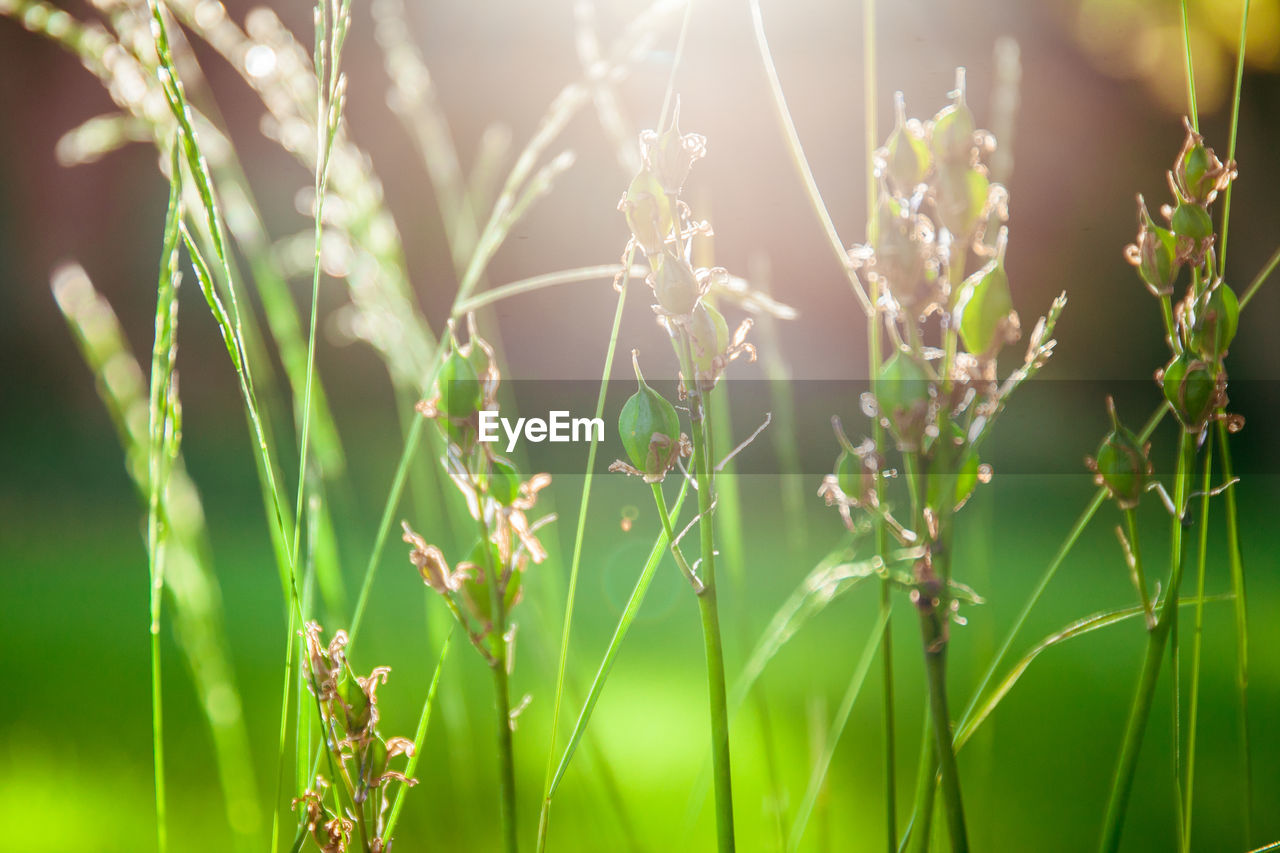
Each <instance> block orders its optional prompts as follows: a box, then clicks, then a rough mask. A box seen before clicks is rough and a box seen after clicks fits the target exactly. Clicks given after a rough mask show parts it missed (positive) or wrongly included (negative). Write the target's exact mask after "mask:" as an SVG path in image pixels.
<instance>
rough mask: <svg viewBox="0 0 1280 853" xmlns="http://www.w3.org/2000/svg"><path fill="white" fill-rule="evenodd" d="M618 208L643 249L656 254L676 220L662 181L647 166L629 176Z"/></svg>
mask: <svg viewBox="0 0 1280 853" xmlns="http://www.w3.org/2000/svg"><path fill="white" fill-rule="evenodd" d="M618 209H619V210H621V211H622V215H623V216H625V217H626V219H627V227H629V228H630V229H631V233H632V235H633V236H634V237H635V238H636V242H637V243H639V244H640V248H642V249H644V253H645V254H646V255H649V256H653V255H658V254H660V253H661V252H662V247H663V245H664V244H665V243H666V239H667V235H668V234H670V233H671V229H672V227H673V225H674V223H675V217H674V215H673V211H672V208H671V199H670V198H669V197H668V196H667V193H666V192H665V191H664V190H663V188H662V183H661V182H660V181H659V180H658V179H657V178H656V177H654V175H653V173H652V172H650V171H649V170H648V169H642V170H640V173H639V174H638V175H636V176H635V177H634V178H632V179H631V185H630V186H629V187H627V194H626V195H624V196H623V197H622V201H621V202H619V204H618Z"/></svg>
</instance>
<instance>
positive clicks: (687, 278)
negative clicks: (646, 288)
mask: <svg viewBox="0 0 1280 853" xmlns="http://www.w3.org/2000/svg"><path fill="white" fill-rule="evenodd" d="M657 261H658V264H657V267H656V268H655V269H654V271H653V272H652V273H650V274H649V283H650V285H651V286H652V287H653V295H654V296H656V297H657V298H658V305H659V306H661V308H662V310H663V311H666V312H667V313H668V314H688V313H690V312H692V311H693V309H694V307H695V306H696V305H697V304H698V298H699V297H700V296H701V295H702V291H701V288H700V287H699V285H698V276H697V274H696V273H694V271H693V267H692V266H691V265H690V264H689V262H688V261H686V260H685V259H684V256H682V255H680V254H678V253H676V252H673V251H671V249H669V248H668V249H666V250H665V251H664V252H663V253H662V254H661V255H660V256H659V257H658V258H657Z"/></svg>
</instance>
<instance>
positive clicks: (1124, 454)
mask: <svg viewBox="0 0 1280 853" xmlns="http://www.w3.org/2000/svg"><path fill="white" fill-rule="evenodd" d="M1107 410H1108V411H1109V412H1110V413H1111V432H1109V433H1107V435H1106V436H1105V437H1104V438H1103V439H1102V444H1100V445H1099V446H1098V455H1097V457H1096V458H1094V459H1089V460H1086V463H1087V464H1088V465H1089V467H1090V468H1091V469H1093V471H1094V473H1095V474H1096V475H1097V480H1098V484H1099V485H1101V486H1104V487H1105V488H1106V490H1107V492H1108V493H1109V494H1110V495H1111V497H1112V498H1114V499H1115V502H1116V505H1117V506H1119V507H1120V509H1133V508H1134V507H1136V506H1137V505H1138V501H1139V500H1140V499H1141V498H1142V493H1143V491H1145V490H1146V487H1147V478H1148V477H1149V476H1150V475H1151V462H1150V460H1149V459H1148V458H1147V449H1148V448H1147V446H1144V445H1143V444H1142V443H1141V442H1139V441H1138V437H1137V436H1136V435H1134V434H1133V432H1131V431H1130V430H1128V429H1126V428H1125V427H1124V426H1123V425H1121V423H1120V419H1119V418H1118V417H1117V416H1116V406H1115V402H1114V401H1113V400H1112V399H1111V398H1110V397H1108V398H1107Z"/></svg>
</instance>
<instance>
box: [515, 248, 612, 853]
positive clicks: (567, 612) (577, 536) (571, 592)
mask: <svg viewBox="0 0 1280 853" xmlns="http://www.w3.org/2000/svg"><path fill="white" fill-rule="evenodd" d="M634 254H635V249H634V248H632V249H630V250H628V252H627V257H626V260H625V262H624V264H623V273H622V286H621V289H620V290H619V291H618V306H617V308H616V309H615V310H614V313H613V325H612V327H610V330H609V343H608V346H607V348H606V349H605V355H604V368H603V375H602V376H601V377H600V392H599V394H598V395H597V397H596V413H595V417H596V418H597V419H599V418H602V417H603V416H604V404H605V397H606V396H607V395H608V391H609V377H610V375H612V373H613V356H614V353H615V352H616V351H617V348H618V330H619V329H620V328H621V327H622V312H623V308H624V307H625V306H626V303H627V290H628V288H629V285H630V279H631V260H632V256H633V255H634ZM598 449H599V442H598V441H597V440H596V434H595V433H592V435H591V445H590V447H589V448H588V449H587V467H586V469H585V471H584V473H583V477H582V498H581V500H580V501H579V503H578V525H577V529H576V530H575V531H574V534H573V555H572V557H570V560H569V589H568V591H567V592H566V594H565V608H564V627H563V628H562V629H561V633H560V654H559V660H558V662H557V664H556V692H555V700H554V705H553V708H552V712H551V744H550V746H549V748H548V749H547V770H546V775H545V779H544V781H543V785H542V791H543V795H542V805H541V807H540V810H539V814H538V849H539V850H541V849H543V848H544V847H545V846H546V838H547V821H548V820H549V818H550V813H551V783H552V781H553V779H554V778H555V769H556V768H555V754H556V738H557V736H558V735H559V733H560V708H561V704H562V703H563V701H564V682H565V673H566V670H567V669H568V665H569V637H570V633H571V632H572V630H573V611H574V605H575V603H576V602H577V595H578V572H579V569H580V568H581V565H582V543H583V540H584V538H585V536H586V532H587V508H588V506H589V504H590V502H591V483H592V481H593V479H594V477H595V465H596V451H597V450H598Z"/></svg>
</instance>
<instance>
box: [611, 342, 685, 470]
mask: <svg viewBox="0 0 1280 853" xmlns="http://www.w3.org/2000/svg"><path fill="white" fill-rule="evenodd" d="M631 361H632V364H633V365H634V366H635V370H636V381H637V382H639V384H640V387H639V389H637V391H636V393H634V394H632V395H631V397H630V399H628V400H627V402H626V403H625V404H623V406H622V412H621V413H620V414H619V415H618V435H619V437H620V438H621V439H622V446H623V448H624V449H625V450H626V451H627V457H628V458H630V460H631V464H632V465H634V466H635V467H636V470H638V471H639V472H640V473H641V474H642V475H643V476H644V479H645V481H646V482H650V483H656V482H659V481H661V480H662V478H663V477H664V476H666V473H667V471H669V470H671V467H672V466H673V465H675V463H676V457H677V456H678V455H679V453H680V418H679V416H678V415H676V410H675V407H674V406H672V405H671V404H670V403H669V402H667V400H666V398H664V397H663V396H662V395H661V394H659V393H658V392H657V391H655V390H653V389H652V388H650V387H649V385H648V383H647V382H645V381H644V377H643V376H642V375H640V362H639V361H638V360H637V357H636V353H635V351H634V350H633V351H632V354H631Z"/></svg>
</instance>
